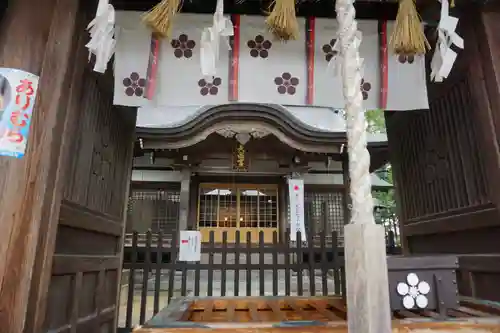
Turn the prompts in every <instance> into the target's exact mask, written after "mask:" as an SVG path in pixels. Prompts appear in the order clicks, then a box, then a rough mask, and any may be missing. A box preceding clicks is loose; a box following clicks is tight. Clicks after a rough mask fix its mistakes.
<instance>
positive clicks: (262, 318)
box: [134, 297, 500, 333]
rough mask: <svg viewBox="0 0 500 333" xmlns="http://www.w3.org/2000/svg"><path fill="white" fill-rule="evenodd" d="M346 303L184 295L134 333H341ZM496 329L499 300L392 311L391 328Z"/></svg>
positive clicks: (478, 332) (481, 332) (484, 332)
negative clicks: (442, 310)
mask: <svg viewBox="0 0 500 333" xmlns="http://www.w3.org/2000/svg"><path fill="white" fill-rule="evenodd" d="M346 319H347V308H346V306H345V303H344V302H343V300H342V299H340V298H336V297H310V298H305V297H304V298H293V297H281V298H280V297H278V298H273V297H271V298H268V297H248V298H204V299H184V300H180V301H179V303H178V304H177V306H176V305H173V306H169V307H168V308H166V309H164V310H162V311H160V312H159V313H158V315H157V316H155V317H154V318H153V319H152V320H151V321H149V322H148V323H146V324H145V325H144V326H143V327H142V328H138V329H137V330H135V331H134V332H135V333H167V332H168V333H170V332H176V331H177V330H182V331H187V330H189V331H190V332H194V331H196V332H198V331H205V332H206V330H207V329H211V330H213V329H217V331H219V330H221V331H227V332H229V331H231V332H234V333H244V332H245V333H247V332H248V333H249V332H252V333H257V332H262V333H267V332H269V333H271V331H272V333H285V331H286V332H288V333H292V332H302V333H306V332H311V333H313V332H314V333H326V332H330V333H337V332H338V333H340V332H342V333H345V332H347V322H346ZM433 331H440V332H447V333H451V332H463V333H465V332H471V333H472V332H475V333H500V305H499V304H498V303H493V302H482V301H476V300H471V299H463V300H462V301H461V303H460V304H459V305H458V306H457V307H456V308H455V309H452V310H449V311H447V313H446V315H444V314H442V315H441V314H439V313H437V312H433V311H407V310H405V311H397V312H394V313H393V332H422V333H424V332H433Z"/></svg>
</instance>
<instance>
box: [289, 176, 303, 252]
mask: <svg viewBox="0 0 500 333" xmlns="http://www.w3.org/2000/svg"><path fill="white" fill-rule="evenodd" d="M288 192H289V195H290V217H291V219H290V240H291V241H293V242H296V241H299V240H297V232H298V231H300V238H302V239H301V240H300V241H302V242H305V241H306V239H307V237H306V228H305V222H304V180H303V179H289V180H288Z"/></svg>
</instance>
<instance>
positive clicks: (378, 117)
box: [365, 109, 386, 133]
mask: <svg viewBox="0 0 500 333" xmlns="http://www.w3.org/2000/svg"><path fill="white" fill-rule="evenodd" d="M365 117H366V122H367V126H368V127H367V131H368V132H369V133H385V132H386V130H385V118H384V110H382V109H375V110H367V111H366V112H365Z"/></svg>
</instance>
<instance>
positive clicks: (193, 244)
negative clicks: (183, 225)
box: [179, 230, 201, 261]
mask: <svg viewBox="0 0 500 333" xmlns="http://www.w3.org/2000/svg"><path fill="white" fill-rule="evenodd" d="M180 239H181V241H180V244H179V261H200V260H201V233H200V232H199V231H192V230H181V232H180Z"/></svg>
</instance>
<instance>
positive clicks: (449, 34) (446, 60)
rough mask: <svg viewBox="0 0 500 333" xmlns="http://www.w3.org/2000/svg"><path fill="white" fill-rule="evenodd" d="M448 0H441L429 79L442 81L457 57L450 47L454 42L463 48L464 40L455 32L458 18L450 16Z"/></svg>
mask: <svg viewBox="0 0 500 333" xmlns="http://www.w3.org/2000/svg"><path fill="white" fill-rule="evenodd" d="M449 10H450V5H449V3H448V0H441V18H440V20H439V25H438V28H437V32H438V40H437V45H436V49H435V51H434V55H433V56H432V61H431V80H432V81H434V82H443V80H444V79H445V78H447V77H448V75H449V74H450V72H451V69H452V67H453V64H454V63H455V60H456V59H457V53H456V52H455V51H453V50H452V49H451V45H452V44H455V46H457V47H458V48H460V49H463V48H464V40H463V39H462V37H460V36H459V35H458V34H457V33H456V32H455V30H456V28H457V24H458V18H456V17H453V16H450V13H449Z"/></svg>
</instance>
